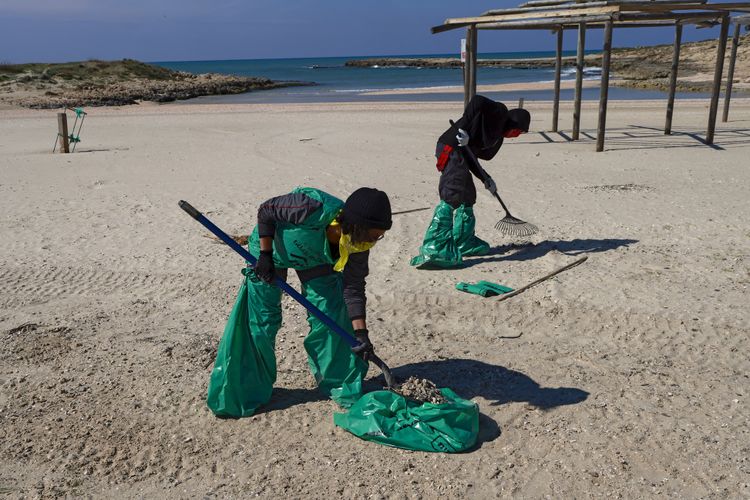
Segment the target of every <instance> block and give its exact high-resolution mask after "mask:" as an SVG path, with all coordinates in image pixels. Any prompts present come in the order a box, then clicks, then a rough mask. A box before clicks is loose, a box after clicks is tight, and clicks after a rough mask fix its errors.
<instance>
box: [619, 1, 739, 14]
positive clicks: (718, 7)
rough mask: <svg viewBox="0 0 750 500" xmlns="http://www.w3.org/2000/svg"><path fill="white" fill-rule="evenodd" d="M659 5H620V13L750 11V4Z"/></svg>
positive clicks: (677, 3)
mask: <svg viewBox="0 0 750 500" xmlns="http://www.w3.org/2000/svg"><path fill="white" fill-rule="evenodd" d="M671 5H672V6H671V7H670V6H669V4H658V3H653V2H644V3H638V4H635V3H634V4H626V3H623V4H620V5H619V7H620V11H621V12H626V11H643V12H663V11H665V10H668V9H674V10H713V11H719V12H727V13H728V12H731V11H737V12H745V11H750V2H733V3H702V4H683V3H680V2H674V3H672V4H671Z"/></svg>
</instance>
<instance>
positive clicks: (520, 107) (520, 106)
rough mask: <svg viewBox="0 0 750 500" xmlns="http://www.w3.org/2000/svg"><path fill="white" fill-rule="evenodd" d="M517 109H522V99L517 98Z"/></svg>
mask: <svg viewBox="0 0 750 500" xmlns="http://www.w3.org/2000/svg"><path fill="white" fill-rule="evenodd" d="M518 109H523V97H519V98H518Z"/></svg>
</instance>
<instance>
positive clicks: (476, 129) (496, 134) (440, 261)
mask: <svg viewBox="0 0 750 500" xmlns="http://www.w3.org/2000/svg"><path fill="white" fill-rule="evenodd" d="M530 122H531V115H530V114H529V112H528V111H526V110H525V109H512V110H510V111H509V110H508V108H507V107H506V106H505V104H503V103H501V102H496V101H493V100H491V99H488V98H486V97H484V96H480V95H477V96H474V97H473V98H472V99H471V101H469V104H468V105H467V106H466V109H465V110H464V114H463V116H462V117H461V118H460V119H459V120H458V121H457V122H456V123H455V124H452V125H451V126H450V128H448V130H446V131H445V132H444V133H443V134H442V135H441V136H440V138H439V139H438V142H437V149H436V151H435V156H436V157H437V169H438V171H439V172H440V182H439V184H438V193H439V195H440V203H439V204H438V206H437V207H436V208H435V212H434V214H433V216H432V221H431V223H430V226H429V227H428V228H427V232H426V234H425V237H424V241H423V243H422V246H421V247H420V249H419V255H417V256H416V257H414V258H412V260H411V265H412V266H416V267H455V266H458V265H460V264H461V261H462V258H463V257H469V256H475V255H485V254H486V253H487V252H489V249H490V245H489V244H488V243H487V242H486V241H484V240H482V239H481V238H479V237H478V236H476V234H475V232H474V230H475V227H476V219H475V217H474V204H475V203H476V201H477V190H476V188H475V187H474V180H473V177H472V176H474V177H476V178H477V179H479V180H480V181H481V182H482V184H483V185H484V187H485V188H486V189H487V190H488V191H490V193H493V194H494V193H495V192H497V187H496V185H495V181H494V180H493V179H492V177H491V176H490V175H489V174H488V173H487V172H486V171H485V170H484V169H483V168H482V167H481V166H480V165H478V164H476V163H473V162H470V161H468V160H467V159H466V158H465V157H464V155H463V154H461V151H460V150H459V148H460V147H464V146H466V147H469V148H470V149H471V151H472V152H473V153H474V155H475V156H476V157H477V158H481V159H482V160H491V159H493V158H494V157H495V155H496V154H497V152H498V151H499V150H500V147H501V146H502V145H503V140H504V139H506V138H513V137H518V136H519V135H521V134H523V133H526V132H528V131H529V124H530Z"/></svg>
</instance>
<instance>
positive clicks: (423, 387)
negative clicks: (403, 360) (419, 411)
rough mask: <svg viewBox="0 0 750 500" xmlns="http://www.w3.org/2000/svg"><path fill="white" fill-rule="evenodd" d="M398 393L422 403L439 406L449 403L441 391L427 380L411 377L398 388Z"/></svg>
mask: <svg viewBox="0 0 750 500" xmlns="http://www.w3.org/2000/svg"><path fill="white" fill-rule="evenodd" d="M398 393H399V394H401V395H402V396H404V397H407V398H409V399H415V400H417V401H420V402H422V403H432V404H436V405H439V404H443V403H446V402H447V400H446V399H445V397H443V395H442V394H441V393H440V389H438V388H437V386H436V385H435V384H433V383H432V382H430V381H429V380H427V379H426V378H417V377H409V378H408V379H407V380H406V382H404V383H403V384H401V385H400V386H399V387H398Z"/></svg>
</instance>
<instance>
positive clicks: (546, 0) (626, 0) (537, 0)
mask: <svg viewBox="0 0 750 500" xmlns="http://www.w3.org/2000/svg"><path fill="white" fill-rule="evenodd" d="M574 1H576V0H568V1H560V0H533V1H531V2H525V3H522V4H521V5H519V8H529V7H539V6H547V7H552V6H558V7H559V8H563V7H566V8H567V7H568V6H569V5H566V4H570V3H573V2H574ZM589 3H593V2H589V1H585V2H581V4H583V5H586V4H589ZM642 3H647V4H652V5H653V4H657V5H658V4H662V3H668V4H672V3H679V4H704V3H706V0H614V1H612V0H608V1H607V5H622V4H642Z"/></svg>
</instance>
